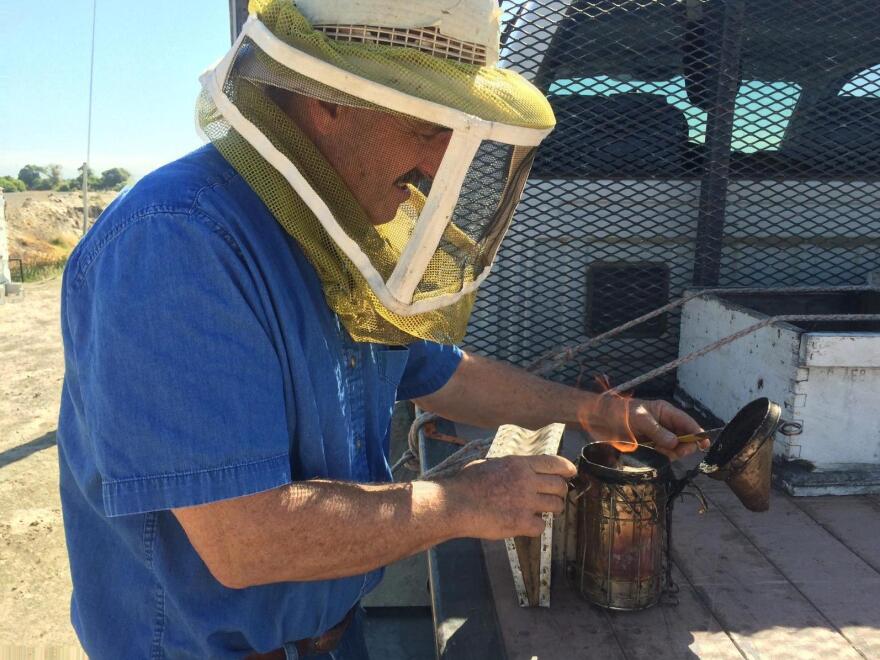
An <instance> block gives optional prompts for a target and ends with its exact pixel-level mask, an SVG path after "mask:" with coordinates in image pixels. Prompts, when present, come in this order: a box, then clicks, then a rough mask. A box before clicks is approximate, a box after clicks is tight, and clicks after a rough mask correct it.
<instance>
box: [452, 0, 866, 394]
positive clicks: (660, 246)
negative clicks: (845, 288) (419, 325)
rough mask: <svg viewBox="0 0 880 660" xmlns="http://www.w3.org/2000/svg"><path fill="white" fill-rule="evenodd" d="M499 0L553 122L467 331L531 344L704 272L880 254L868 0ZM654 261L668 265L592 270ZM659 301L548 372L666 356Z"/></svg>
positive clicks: (817, 271) (821, 271) (800, 278)
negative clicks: (660, 273) (656, 324)
mask: <svg viewBox="0 0 880 660" xmlns="http://www.w3.org/2000/svg"><path fill="white" fill-rule="evenodd" d="M504 6H505V20H506V23H505V31H504V45H503V48H502V59H503V64H504V65H506V66H509V67H512V68H514V69H517V70H519V71H520V72H521V73H523V74H524V75H526V76H527V77H529V78H531V79H532V80H533V81H534V82H535V83H536V84H537V85H538V86H539V87H540V88H541V89H542V90H543V91H544V92H545V93H546V94H547V96H548V98H549V99H550V101H551V103H552V105H553V106H554V109H555V111H556V114H557V119H558V122H559V124H558V128H557V130H556V132H555V133H554V134H553V135H551V137H550V138H548V139H547V141H546V142H545V143H544V144H543V145H542V147H541V148H540V150H539V152H538V154H537V157H536V160H535V165H534V168H533V171H532V178H531V179H530V181H529V183H528V186H527V187H526V190H525V194H524V196H523V201H522V203H521V205H520V207H519V210H518V211H517V215H516V217H515V219H514V222H513V225H512V227H511V230H510V232H509V234H508V238H507V240H506V241H505V243H504V244H503V245H502V248H501V250H500V252H499V257H498V262H497V263H496V267H495V272H494V273H493V276H491V277H490V278H489V280H488V281H487V283H486V284H485V285H484V287H483V289H482V290H481V293H480V295H479V297H478V300H477V306H476V309H475V312H474V315H473V317H472V320H471V324H470V326H469V331H468V336H467V339H466V344H467V346H469V347H471V348H473V349H475V350H479V351H481V352H484V353H488V354H490V355H494V356H496V357H500V358H504V359H508V360H511V361H513V362H516V363H520V364H527V363H529V362H530V361H532V360H533V359H535V358H536V357H538V356H539V355H541V354H542V353H544V352H546V351H548V350H551V349H553V348H554V347H559V346H563V345H567V344H575V343H580V342H582V341H584V340H586V339H587V338H588V336H589V335H588V334H587V333H588V332H596V331H597V330H598V329H599V328H600V327H603V326H602V324H601V323H591V322H590V320H589V319H588V321H587V323H584V318H585V315H586V314H587V313H588V312H589V313H590V314H598V315H604V317H607V318H611V317H613V318H616V319H617V318H619V319H620V320H621V321H623V320H626V319H625V318H622V317H624V316H626V315H627V313H629V314H630V317H634V316H635V315H637V314H636V311H637V310H638V311H640V312H642V311H644V301H645V300H653V299H655V296H656V297H658V298H659V299H661V300H662V299H664V298H665V297H667V296H671V297H677V296H678V295H679V294H681V293H682V291H683V290H684V289H685V288H687V287H690V286H693V285H697V286H713V285H721V286H767V287H771V286H801V285H803V286H807V285H844V284H860V283H864V282H865V280H866V278H867V276H868V274H869V273H870V272H872V271H875V270H878V269H880V250H878V248H880V11H878V10H877V3H876V2H875V0H846V1H844V0H773V1H772V2H767V1H766V0H613V1H612V0H593V1H578V0H576V1H575V2H570V1H565V0H533V1H531V2H515V3H505V5H504ZM647 262H650V263H663V264H665V265H666V266H667V267H668V269H669V270H668V281H664V279H663V278H657V280H656V282H653V283H652V282H651V281H649V278H645V277H633V278H625V277H610V278H609V277H605V278H593V279H592V280H590V278H585V276H584V273H585V272H586V269H587V268H588V267H589V266H590V265H591V264H599V263H601V264H609V265H614V264H617V265H618V266H619V267H620V268H626V267H627V265H631V266H635V267H638V265H639V264H644V263H647ZM667 284H668V291H667V289H666V288H665V287H666V285H667ZM589 286H601V287H606V289H605V290H602V291H596V292H592V293H591V292H590V291H588V287H589ZM646 289H647V291H646ZM588 301H593V303H591V304H588ZM595 301H599V302H601V304H604V305H609V306H616V309H605V310H603V309H598V310H597V309H595V304H596V302H595ZM615 301H616V303H615ZM658 304H659V300H658ZM588 307H590V309H588ZM627 310H632V311H630V312H627ZM666 321H667V322H666V325H665V331H663V332H662V334H660V336H653V335H656V334H657V333H655V332H647V331H645V332H642V333H639V334H642V335H652V336H630V337H620V338H616V339H613V340H610V341H608V342H606V343H604V344H600V345H598V346H596V347H595V348H593V349H591V351H589V352H588V353H587V354H586V355H585V356H584V358H583V363H582V364H570V365H567V366H566V367H564V368H561V369H559V370H558V371H557V372H556V373H555V374H553V377H554V378H556V379H559V380H563V381H567V382H577V381H578V380H579V379H580V378H581V377H582V376H583V375H584V373H588V372H605V373H607V374H608V375H609V376H610V377H611V378H612V380H613V381H615V382H622V381H624V380H627V379H629V378H631V377H634V376H637V375H639V374H641V373H643V372H645V371H648V370H649V369H651V368H654V367H656V366H659V365H660V364H662V363H664V362H666V361H668V360H671V359H673V358H675V357H676V355H677V352H678V325H679V317H678V314H677V313H670V314H669V315H668V317H667V319H666ZM634 334H636V333H634ZM673 384H674V380H673V379H667V380H665V381H658V382H656V383H655V387H660V388H664V389H666V388H671V387H672V385H673Z"/></svg>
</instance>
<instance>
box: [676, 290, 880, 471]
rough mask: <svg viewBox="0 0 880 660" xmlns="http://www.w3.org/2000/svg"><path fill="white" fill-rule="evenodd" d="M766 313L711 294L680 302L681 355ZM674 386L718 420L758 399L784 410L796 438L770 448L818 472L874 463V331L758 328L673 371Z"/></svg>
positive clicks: (877, 336) (879, 368)
mask: <svg viewBox="0 0 880 660" xmlns="http://www.w3.org/2000/svg"><path fill="white" fill-rule="evenodd" d="M763 318H766V316H765V315H763V314H761V313H759V312H756V311H754V310H751V309H747V308H745V307H741V306H739V305H736V304H733V303H730V302H727V301H724V300H720V299H718V298H717V297H715V296H702V297H700V298H697V299H695V300H692V301H690V302H688V303H687V304H685V306H684V309H683V312H682V325H681V336H680V343H679V348H680V354H682V355H684V354H686V353H689V352H691V351H693V350H696V349H698V348H700V347H702V346H705V345H706V344H709V343H710V342H712V341H715V340H718V339H721V338H723V337H725V336H728V335H730V334H733V333H734V332H736V331H737V330H739V329H741V328H744V327H746V326H748V325H751V324H752V323H755V322H756V321H759V320H761V319H763ZM678 381H679V386H680V387H681V388H682V389H683V390H684V391H685V392H687V393H688V394H689V395H690V396H692V397H693V398H694V399H695V400H696V401H697V402H699V404H700V405H702V406H704V407H705V408H707V409H708V410H709V411H711V412H712V413H713V414H715V415H716V416H718V417H720V418H721V419H723V420H725V421H726V420H729V419H730V417H731V416H732V415H733V414H735V413H736V411H737V410H739V408H740V407H742V406H743V405H745V404H746V403H748V402H749V401H751V400H752V399H755V398H757V397H761V396H766V397H768V398H770V399H772V400H774V401H776V402H778V403H780V404H782V405H783V418H784V420H786V421H798V422H800V423H801V424H803V432H802V433H801V434H800V435H797V436H793V437H787V436H785V435H782V434H781V433H777V435H776V443H775V447H774V451H775V453H776V454H777V455H782V456H784V457H785V458H790V459H804V460H807V461H810V462H811V463H813V464H815V466H816V467H817V468H818V469H819V470H835V469H839V466H841V465H850V466H852V465H863V466H877V465H880V414H878V403H880V333H854V332H840V333H833V332H822V333H805V332H802V331H801V330H800V329H798V328H796V327H794V326H792V325H789V324H785V323H781V324H776V325H773V326H769V327H767V328H763V329H761V330H759V331H757V332H755V333H753V334H752V335H749V336H747V337H744V338H742V339H740V340H738V341H736V342H733V343H731V344H728V345H727V346H724V347H722V348H720V349H718V350H717V351H714V352H712V353H710V354H709V355H707V356H705V357H702V358H700V359H698V360H696V361H694V362H692V363H690V364H687V365H683V366H682V367H681V368H680V369H679V371H678Z"/></svg>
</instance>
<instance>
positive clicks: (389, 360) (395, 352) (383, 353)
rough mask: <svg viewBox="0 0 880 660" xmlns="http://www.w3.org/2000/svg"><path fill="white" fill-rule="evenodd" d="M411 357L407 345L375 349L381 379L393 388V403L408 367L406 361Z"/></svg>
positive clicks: (385, 384) (384, 383)
mask: <svg viewBox="0 0 880 660" xmlns="http://www.w3.org/2000/svg"><path fill="white" fill-rule="evenodd" d="M408 359H409V349H408V348H407V347H406V346H393V347H384V348H377V349H375V360H376V367H377V371H378V373H379V380H380V381H382V384H383V385H384V386H386V387H390V388H391V389H392V390H393V393H392V395H391V396H392V401H391V402H392V403H394V399H395V398H396V397H397V388H398V386H399V385H400V379H401V378H403V371H404V369H406V362H407V360H408Z"/></svg>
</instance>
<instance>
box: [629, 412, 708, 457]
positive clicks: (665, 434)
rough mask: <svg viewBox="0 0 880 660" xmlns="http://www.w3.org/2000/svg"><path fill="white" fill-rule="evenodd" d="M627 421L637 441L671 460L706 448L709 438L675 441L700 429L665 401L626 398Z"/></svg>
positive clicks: (685, 415) (688, 417)
mask: <svg viewBox="0 0 880 660" xmlns="http://www.w3.org/2000/svg"><path fill="white" fill-rule="evenodd" d="M626 404H627V405H628V406H629V424H630V428H631V429H632V432H633V433H634V434H635V436H636V438H637V439H638V440H639V442H646V441H647V442H651V443H653V445H654V448H655V449H656V450H657V451H659V452H661V453H663V454H666V455H667V456H668V457H669V458H671V459H672V460H677V459H679V458H684V457H685V456H688V455H689V454H693V453H694V452H695V451H697V449H698V448H699V449H703V450H706V449H708V448H709V444H710V442H709V440H708V439H704V440H700V441H699V442H679V441H678V439H677V438H676V436H678V435H684V434H686V433H699V432H700V431H702V430H703V429H702V428H701V427H700V425H699V424H697V423H696V422H695V421H694V419H693V418H692V417H691V416H690V415H688V414H687V413H686V412H684V411H682V410H679V409H678V408H676V407H675V406H673V405H672V404H671V403H667V402H666V401H660V400H657V401H642V400H640V399H630V400H628V401H627V402H626Z"/></svg>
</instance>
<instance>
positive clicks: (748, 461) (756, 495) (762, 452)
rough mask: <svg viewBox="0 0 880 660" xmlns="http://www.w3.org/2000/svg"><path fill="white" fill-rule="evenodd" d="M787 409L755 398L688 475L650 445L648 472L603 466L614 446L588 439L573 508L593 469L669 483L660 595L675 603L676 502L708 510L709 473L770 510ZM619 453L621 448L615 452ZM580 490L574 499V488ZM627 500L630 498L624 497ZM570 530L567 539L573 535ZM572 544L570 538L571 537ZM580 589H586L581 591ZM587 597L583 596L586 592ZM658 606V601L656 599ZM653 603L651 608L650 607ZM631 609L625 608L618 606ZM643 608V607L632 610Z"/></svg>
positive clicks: (757, 507)
mask: <svg viewBox="0 0 880 660" xmlns="http://www.w3.org/2000/svg"><path fill="white" fill-rule="evenodd" d="M781 417H782V409H781V407H780V406H779V405H778V404H776V403H774V402H772V401H770V400H769V399H767V398H760V399H755V400H754V401H752V402H750V403H748V404H746V405H745V406H744V407H743V408H741V409H740V410H739V411H738V412H737V413H736V415H734V417H733V419H731V420H730V422H728V423H727V424H726V425H725V426H724V428H723V430H722V431H721V433H720V434H719V436H718V438H717V439H716V440H715V442H713V443H712V446H711V447H710V448H709V450H708V451H707V452H706V456H705V457H704V458H703V460H702V461H701V462H700V464H699V465H697V466H696V467H694V468H692V469H691V470H688V471H687V472H686V473H685V474H684V475H683V476H682V477H680V478H676V477H675V475H674V473H673V469H672V463H671V461H669V459H668V458H666V457H665V456H663V455H662V454H660V453H659V452H658V451H656V450H655V449H652V448H650V447H645V446H640V447H639V448H638V450H637V451H638V452H639V454H640V456H639V457H638V459H639V462H641V463H643V464H645V465H647V467H649V468H650V469H649V470H646V471H643V472H623V471H621V470H618V469H615V468H613V467H609V466H607V465H603V464H601V463H599V462H596V461H595V460H591V458H595V456H593V454H597V453H598V452H599V451H601V450H602V447H603V446H610V443H607V442H592V443H588V444H587V445H586V446H585V447H584V448H583V449H582V451H581V456H580V458H579V460H578V466H577V467H578V474H577V476H575V477H574V478H573V479H572V480H571V481H570V482H569V488H570V491H569V496H568V498H567V501H566V504H567V506H576V503H577V500H578V499H580V497H581V496H582V495H583V494H584V493H585V492H586V491H587V490H588V489H589V487H590V486H589V485H588V484H587V483H586V481H585V479H584V477H583V473H585V472H590V473H592V474H593V475H594V476H595V477H597V478H598V479H600V480H602V481H603V482H605V483H606V484H608V485H609V486H612V487H613V486H615V485H621V484H637V483H639V482H645V481H661V482H662V483H664V484H665V486H666V489H667V491H666V504H665V512H664V515H665V517H666V519H665V531H666V538H665V541H664V548H663V551H662V557H663V562H664V565H663V566H662V567H661V570H662V572H663V574H664V583H663V584H661V586H660V594H659V598H660V599H661V600H662V599H667V600H668V601H669V602H673V603H674V602H676V601H675V593H676V592H677V591H678V587H677V586H676V585H675V583H674V581H673V579H672V562H671V561H670V557H669V552H670V551H671V548H672V508H673V506H674V504H675V502H676V500H677V499H678V498H679V497H680V496H682V495H684V494H690V495H694V496H695V497H697V499H698V500H699V501H700V503H701V505H702V510H704V511H705V510H706V509H708V503H707V501H706V498H705V497H704V496H703V493H702V491H701V490H700V488H699V486H698V485H697V484H695V483H694V479H695V478H696V477H697V476H698V475H700V474H705V475H708V476H710V477H712V478H713V479H717V480H720V481H724V482H725V483H727V485H728V486H729V487H730V489H731V490H732V491H733V492H734V494H735V495H736V496H737V498H738V499H739V500H740V502H741V503H742V504H743V506H745V507H746V508H747V509H749V510H750V511H756V512H761V511H766V510H767V509H768V508H769V492H770V467H771V459H772V451H773V437H774V435H775V433H776V431H777V430H780V427H781V426H783V425H782V424H781ZM790 426H791V428H783V429H781V432H783V433H786V434H788V433H796V432H798V431H799V429H797V428H796V427H797V425H796V424H790ZM615 451H616V450H615ZM688 486H691V487H692V488H693V489H694V492H687V493H686V492H685V488H687V487H688ZM572 491H576V492H577V494H576V495H575V497H574V499H572V497H571V492H572ZM623 499H624V500H625V498H623ZM570 515H571V514H570V513H569V514H568V515H567V516H566V525H568V524H571V523H570ZM567 534H568V532H567V530H566V532H564V533H563V538H567ZM566 543H567V541H566ZM564 568H565V571H564V572H565V575H566V578H567V579H569V580H570V581H571V580H572V577H573V575H572V568H573V566H572V563H571V562H570V561H569V560H568V557H566V558H565V566H564ZM578 591H579V592H580V589H578ZM582 596H583V594H582ZM595 604H596V605H598V606H600V607H609V608H610V606H606V605H603V604H601V603H595ZM652 604H653V603H652ZM650 606H651V605H648V606H646V607H650ZM613 609H625V608H613ZM632 609H643V608H641V607H640V608H632Z"/></svg>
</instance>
